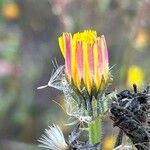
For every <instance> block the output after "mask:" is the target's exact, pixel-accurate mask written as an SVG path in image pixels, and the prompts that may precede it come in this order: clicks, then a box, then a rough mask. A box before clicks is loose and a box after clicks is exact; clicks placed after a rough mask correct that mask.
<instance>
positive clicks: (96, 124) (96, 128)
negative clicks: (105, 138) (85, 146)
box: [88, 116, 102, 144]
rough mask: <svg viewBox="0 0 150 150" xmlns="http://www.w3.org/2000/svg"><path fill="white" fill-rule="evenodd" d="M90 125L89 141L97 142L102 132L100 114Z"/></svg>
mask: <svg viewBox="0 0 150 150" xmlns="http://www.w3.org/2000/svg"><path fill="white" fill-rule="evenodd" d="M88 127H89V142H90V144H96V143H98V142H100V138H101V134H102V120H101V118H100V117H99V116H98V117H97V118H95V119H94V120H93V121H92V122H91V123H89V124H88Z"/></svg>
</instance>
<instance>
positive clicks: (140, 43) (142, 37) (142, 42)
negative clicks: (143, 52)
mask: <svg viewBox="0 0 150 150" xmlns="http://www.w3.org/2000/svg"><path fill="white" fill-rule="evenodd" d="M147 44H148V35H147V33H146V31H144V30H141V31H140V32H139V33H138V34H137V37H136V39H135V46H136V47H137V48H143V47H144V46H146V45H147Z"/></svg>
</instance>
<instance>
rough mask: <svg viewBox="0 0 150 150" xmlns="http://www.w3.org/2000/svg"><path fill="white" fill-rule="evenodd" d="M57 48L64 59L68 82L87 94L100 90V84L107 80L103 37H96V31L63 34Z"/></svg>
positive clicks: (105, 47) (106, 54) (105, 46)
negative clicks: (84, 90)
mask: <svg viewBox="0 0 150 150" xmlns="http://www.w3.org/2000/svg"><path fill="white" fill-rule="evenodd" d="M59 46H60V49H61V52H62V54H63V56H64V58H65V69H66V75H67V78H68V80H69V81H70V82H71V83H73V84H74V85H75V86H76V87H77V88H78V89H79V90H82V88H83V87H85V88H86V89H87V91H88V92H89V93H91V92H92V89H94V88H95V90H96V91H98V90H100V89H101V88H102V84H101V83H102V82H107V80H108V78H109V67H108V52H107V45H106V41H105V37H104V35H102V36H100V37H98V36H97V33H96V31H94V30H85V31H83V32H78V33H75V34H74V35H73V36H72V35H71V33H63V34H62V36H61V37H59Z"/></svg>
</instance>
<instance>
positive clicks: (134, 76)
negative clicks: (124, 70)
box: [127, 65, 144, 87]
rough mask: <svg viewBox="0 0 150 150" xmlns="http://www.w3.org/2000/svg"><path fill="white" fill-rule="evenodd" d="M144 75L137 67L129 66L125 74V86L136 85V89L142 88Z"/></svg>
mask: <svg viewBox="0 0 150 150" xmlns="http://www.w3.org/2000/svg"><path fill="white" fill-rule="evenodd" d="M143 80H144V73H143V71H142V69H141V68H140V67H138V66H134V65H133V66H130V68H129V70H128V74H127V86H128V87H132V85H133V84H136V85H137V86H138V87H141V86H143Z"/></svg>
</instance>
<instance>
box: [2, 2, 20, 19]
mask: <svg viewBox="0 0 150 150" xmlns="http://www.w3.org/2000/svg"><path fill="white" fill-rule="evenodd" d="M2 14H3V16H4V17H5V18H6V19H10V20H13V19H17V18H18V17H19V16H20V9H19V7H18V5H17V4H16V3H14V2H10V3H6V4H4V5H3V7H2Z"/></svg>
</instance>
